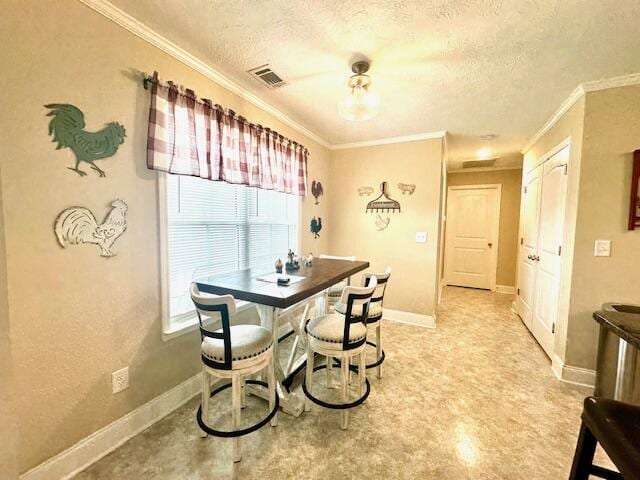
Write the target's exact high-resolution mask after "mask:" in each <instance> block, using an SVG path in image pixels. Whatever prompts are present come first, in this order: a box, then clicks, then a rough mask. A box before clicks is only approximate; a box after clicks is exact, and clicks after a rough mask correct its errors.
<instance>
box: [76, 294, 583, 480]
mask: <svg viewBox="0 0 640 480" xmlns="http://www.w3.org/2000/svg"><path fill="white" fill-rule="evenodd" d="M511 301H512V296H510V295H504V294H496V293H493V292H487V291H480V290H469V289H462V288H454V287H447V288H446V289H445V290H444V293H443V303H442V305H441V307H440V309H439V312H438V317H437V325H438V326H437V328H436V329H435V330H430V329H424V328H419V327H415V326H411V325H405V324H399V323H392V322H385V324H384V326H383V335H384V341H385V350H386V354H387V359H386V362H385V364H384V369H383V378H382V380H381V381H378V380H376V379H375V376H374V375H371V386H372V393H371V396H370V397H369V399H368V401H367V402H366V403H365V405H364V406H363V407H361V408H359V409H356V410H354V411H353V413H352V414H351V423H350V426H349V430H348V431H339V430H337V429H336V425H337V424H338V422H339V416H338V414H327V412H326V411H321V410H320V409H319V408H317V407H316V408H312V410H311V412H310V413H306V414H303V415H302V416H301V417H300V418H293V417H290V416H288V415H284V414H280V415H279V426H278V427H277V428H274V429H271V428H265V429H263V430H261V431H259V432H258V433H255V434H252V435H249V436H248V437H245V438H244V439H243V452H244V454H243V460H242V462H240V463H239V464H236V466H235V467H232V462H231V460H230V458H229V456H230V452H231V442H230V441H226V440H225V439H219V438H216V439H207V440H202V439H200V438H199V435H198V434H199V432H198V429H197V427H196V425H195V422H194V421H193V416H194V410H195V408H196V407H197V404H198V402H199V398H198V399H194V400H192V401H190V402H189V403H188V404H187V405H185V406H184V407H182V408H180V409H179V410H178V411H176V412H174V413H172V414H171V415H169V416H168V417H167V418H165V419H164V420H162V421H161V422H159V423H158V424H156V425H154V426H153V427H151V428H149V429H148V430H146V431H145V432H143V433H142V434H140V435H138V436H137V437H135V438H133V439H132V440H130V441H129V442H127V443H125V444H124V445H123V446H121V447H120V448H119V449H117V450H115V451H114V452H112V453H111V454H109V455H107V456H106V457H105V458H103V459H102V460H100V461H99V462H97V463H96V464H94V465H93V466H91V467H89V468H88V469H87V470H86V471H84V472H82V473H81V474H79V475H78V476H76V478H77V479H115V478H118V479H124V478H126V479H129V478H135V479H147V478H149V479H150V478H153V479H187V478H188V479H220V478H242V479H249V478H258V479H262V480H266V479H271V478H274V479H275V478H278V479H281V478H314V479H315V478H324V479H342V478H380V479H394V478H398V479H414V478H415V479H446V478H448V479H452V480H453V479H455V480H462V479H507V478H508V479H523V480H524V479H527V480H560V479H564V478H567V476H568V471H569V467H570V464H571V460H572V457H573V449H574V447H575V440H576V436H577V432H578V428H579V419H580V412H581V409H582V399H583V398H584V396H586V395H588V394H589V390H588V389H586V388H582V387H576V386H572V385H568V384H566V383H561V382H560V381H558V380H557V379H556V378H555V377H554V376H553V374H552V372H551V368H550V364H549V360H548V358H547V357H546V356H545V354H544V352H543V351H542V350H541V348H540V347H539V346H538V345H537V343H536V342H535V340H534V339H533V338H532V337H531V335H530V334H529V332H528V331H527V330H526V328H525V327H524V326H523V325H522V324H521V322H520V320H519V319H518V318H517V317H516V316H515V315H514V314H513V313H512V312H511V310H510V304H511ZM249 405H251V402H249ZM284 432H286V435H285V434H283V433H284ZM416 445H419V446H420V448H416ZM232 468H235V469H236V471H235V472H232ZM234 475H235V476H234Z"/></svg>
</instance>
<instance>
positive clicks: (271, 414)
mask: <svg viewBox="0 0 640 480" xmlns="http://www.w3.org/2000/svg"><path fill="white" fill-rule="evenodd" d="M245 383H247V384H250V385H259V386H261V387H265V388H269V385H267V383H265V382H261V381H260V380H245ZM229 387H231V383H227V384H225V385H222V386H221V387H218V388H216V389H215V390H213V391H212V392H211V394H210V395H209V398H213V396H214V395H217V394H218V393H220V392H222V391H223V390H226V389H227V388H229ZM279 407H280V397H279V396H278V392H277V391H276V401H275V405H274V407H273V409H272V410H271V411H270V412H269V414H268V415H267V416H266V417H264V418H263V419H262V420H260V421H259V422H257V423H255V424H253V425H251V426H249V427H246V428H243V429H240V430H227V431H225V430H215V429H213V428H211V427H210V426H209V425H207V424H206V423H205V422H204V420H203V419H202V405H200V406H199V407H198V412H197V413H196V420H197V422H198V426H199V427H200V428H201V429H202V431H204V432H206V433H208V434H209V435H211V436H213V437H225V438H232V437H241V436H243V435H247V434H249V433H252V432H255V431H256V430H259V429H260V428H262V427H264V426H265V425H266V424H267V423H269V422H270V421H271V419H272V418H273V417H274V416H275V414H276V413H277V412H278V408H279Z"/></svg>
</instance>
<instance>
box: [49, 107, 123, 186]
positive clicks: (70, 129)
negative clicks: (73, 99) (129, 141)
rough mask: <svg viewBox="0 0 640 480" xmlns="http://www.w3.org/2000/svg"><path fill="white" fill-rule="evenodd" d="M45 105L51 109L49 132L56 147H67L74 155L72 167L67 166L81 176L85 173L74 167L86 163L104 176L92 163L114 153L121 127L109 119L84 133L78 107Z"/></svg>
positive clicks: (81, 116)
mask: <svg viewBox="0 0 640 480" xmlns="http://www.w3.org/2000/svg"><path fill="white" fill-rule="evenodd" d="M45 107H46V108H48V109H49V110H51V111H50V112H49V113H48V114H47V116H48V117H53V118H52V119H51V121H50V122H49V135H52V136H53V140H52V141H53V142H57V143H58V146H57V147H56V149H57V150H60V149H61V148H70V149H71V151H72V152H73V153H74V155H75V156H76V164H75V166H74V167H67V168H68V169H69V170H73V171H74V172H76V173H77V174H78V175H80V176H81V177H84V176H85V175H86V174H87V172H85V171H84V170H80V168H78V167H79V165H80V162H86V163H88V164H89V165H90V166H91V168H92V169H93V170H95V171H96V172H97V173H98V175H99V176H101V177H104V176H106V174H105V173H104V170H102V169H101V168H100V167H98V166H97V165H96V164H95V163H94V162H95V161H96V160H100V159H102V158H108V157H111V156H112V155H115V153H116V152H117V151H118V147H120V145H121V144H122V143H124V139H125V137H126V136H127V135H126V133H125V130H124V127H123V126H122V125H120V124H119V123H118V122H110V123H108V124H107V125H105V127H104V128H103V129H102V130H99V131H97V132H87V131H86V130H85V129H84V127H85V125H86V124H85V121H84V114H83V113H82V112H81V111H80V109H79V108H78V107H75V106H73V105H70V104H68V103H50V104H48V105H45Z"/></svg>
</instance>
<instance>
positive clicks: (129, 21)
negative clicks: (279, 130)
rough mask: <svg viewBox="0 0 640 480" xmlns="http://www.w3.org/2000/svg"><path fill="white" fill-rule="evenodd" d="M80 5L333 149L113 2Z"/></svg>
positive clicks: (91, 0) (97, 0) (90, 0)
mask: <svg viewBox="0 0 640 480" xmlns="http://www.w3.org/2000/svg"><path fill="white" fill-rule="evenodd" d="M79 1H80V2H82V3H83V4H85V5H86V6H87V7H89V8H91V9H92V10H94V11H96V12H97V13H99V14H100V15H102V16H104V17H106V18H108V19H109V20H111V21H112V22H114V23H116V24H118V25H120V26H121V27H122V28H124V29H125V30H128V31H129V32H131V33H133V34H134V35H136V36H137V37H139V38H141V39H142V40H144V41H146V42H147V43H150V44H151V45H153V46H154V47H156V48H158V49H160V50H162V51H163V52H165V53H166V54H168V55H170V56H172V57H173V58H175V59H176V60H178V61H180V62H182V63H184V64H185V65H187V66H188V67H191V68H192V69H194V70H195V71H197V72H198V73H201V74H202V75H204V76H205V77H207V78H208V79H210V80H212V81H214V82H215V83H217V84H218V85H221V86H222V87H224V88H226V89H227V90H230V91H231V92H233V93H235V94H236V95H238V96H239V97H241V98H243V99H244V100H247V101H249V102H250V103H252V104H254V105H255V106H257V107H258V108H260V109H262V110H264V111H265V112H267V113H269V114H271V115H273V116H274V117H275V118H277V119H278V120H280V121H281V122H282V123H284V124H285V125H287V126H289V127H291V128H293V129H295V130H297V131H298V132H300V133H302V134H303V135H306V136H307V137H309V138H311V139H312V140H314V141H316V142H318V143H319V144H320V145H322V146H323V147H325V148H330V145H329V142H327V141H326V140H324V139H323V138H322V137H320V136H319V135H316V134H315V133H313V132H312V131H311V130H309V129H308V128H306V127H304V126H302V125H301V124H299V123H298V122H296V121H295V120H293V119H292V118H291V117H289V116H288V115H287V114H285V113H284V112H282V111H280V110H278V109H277V108H275V107H273V106H272V105H271V104H269V103H268V102H266V101H264V100H262V99H261V98H260V97H258V96H257V95H255V94H253V93H251V92H250V91H249V90H247V89H246V88H244V87H242V86H240V85H239V84H237V83H236V82H234V81H233V80H231V79H230V78H229V77H227V76H226V75H223V74H222V73H220V72H219V71H218V70H216V69H214V68H213V67H212V66H210V65H208V64H207V63H205V62H204V61H202V60H200V59H199V58H197V57H195V56H193V55H192V54H190V53H189V52H187V51H186V50H184V49H183V48H181V47H179V46H178V45H176V44H175V43H173V42H172V41H171V40H169V39H167V38H165V37H163V36H162V35H160V34H159V33H158V32H156V31H155V30H153V29H151V28H149V27H148V26H146V25H145V24H144V23H142V22H140V21H139V20H137V19H136V18H134V17H132V16H131V15H129V14H128V13H126V12H124V11H123V10H121V9H119V8H118V7H116V6H115V5H113V4H112V3H111V2H109V1H107V0H79ZM141 82H142V80H141Z"/></svg>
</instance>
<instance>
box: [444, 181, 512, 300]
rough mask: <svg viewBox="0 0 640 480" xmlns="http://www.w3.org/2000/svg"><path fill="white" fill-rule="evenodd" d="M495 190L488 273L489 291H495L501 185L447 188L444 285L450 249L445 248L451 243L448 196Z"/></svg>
mask: <svg viewBox="0 0 640 480" xmlns="http://www.w3.org/2000/svg"><path fill="white" fill-rule="evenodd" d="M490 189H495V190H496V193H497V197H498V201H497V202H496V212H495V213H496V224H495V227H494V229H493V237H494V242H493V246H494V247H495V248H491V269H490V272H489V284H490V285H489V290H491V291H492V292H495V291H496V283H497V276H498V250H499V248H500V205H501V204H502V184H501V183H485V184H476V185H455V186H450V187H447V211H446V215H445V239H444V284H445V285H449V279H448V277H447V274H448V271H449V269H448V266H449V261H450V259H449V252H450V251H451V249H450V248H447V246H448V245H450V243H451V239H450V233H451V230H450V229H449V228H448V222H447V221H448V218H449V208H451V202H450V201H449V195H450V194H451V192H452V191H453V190H490Z"/></svg>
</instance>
